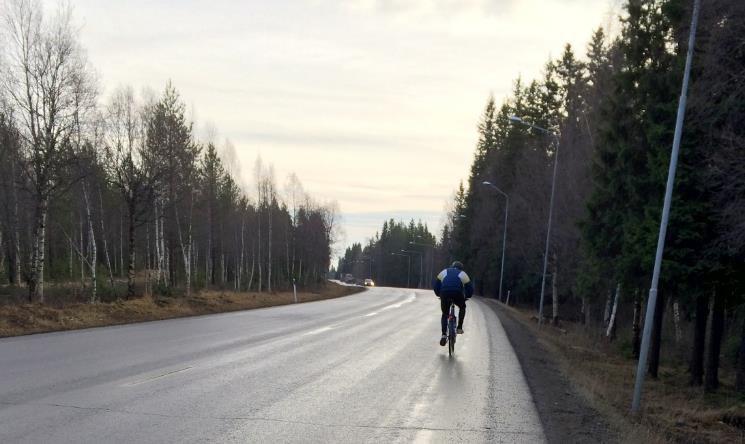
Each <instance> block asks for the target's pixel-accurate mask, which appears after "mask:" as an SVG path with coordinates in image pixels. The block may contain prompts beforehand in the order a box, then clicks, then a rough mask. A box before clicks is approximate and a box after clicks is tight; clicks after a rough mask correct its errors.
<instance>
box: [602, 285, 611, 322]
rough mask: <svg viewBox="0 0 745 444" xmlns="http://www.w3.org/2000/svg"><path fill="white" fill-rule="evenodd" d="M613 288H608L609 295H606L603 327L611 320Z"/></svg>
mask: <svg viewBox="0 0 745 444" xmlns="http://www.w3.org/2000/svg"><path fill="white" fill-rule="evenodd" d="M611 296H612V293H611V290H608V295H607V296H606V297H605V310H604V311H603V327H607V326H608V322H610V309H611V303H612V302H613V299H612V297H611Z"/></svg>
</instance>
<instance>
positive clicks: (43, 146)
mask: <svg viewBox="0 0 745 444" xmlns="http://www.w3.org/2000/svg"><path fill="white" fill-rule="evenodd" d="M6 5H7V7H6V8H5V13H4V17H3V28H4V29H3V31H4V34H5V35H6V37H7V38H6V42H7V45H6V48H5V52H4V55H5V58H6V60H5V62H6V63H5V68H4V72H3V75H2V77H1V78H0V83H1V86H2V88H3V90H4V91H5V93H6V95H7V96H8V97H9V98H10V101H11V102H12V104H13V105H14V106H15V108H16V109H17V110H18V112H19V119H20V122H21V124H20V129H21V136H22V145H21V148H22V154H23V160H24V162H25V165H26V166H25V168H24V173H25V174H26V175H27V177H28V181H29V183H30V188H31V189H30V191H31V194H32V196H33V199H34V203H35V210H34V222H33V240H32V253H31V265H30V269H31V270H30V271H31V275H30V280H29V299H30V300H38V301H40V302H44V253H45V247H46V245H45V242H46V230H47V213H48V207H49V200H50V199H51V198H52V197H53V196H54V192H55V190H57V189H58V187H60V185H62V184H61V181H62V179H63V177H61V176H60V173H61V172H62V171H63V170H64V165H65V164H66V163H69V162H70V161H71V154H72V153H71V149H70V138H71V135H72V133H73V131H74V130H75V125H76V123H77V122H79V121H80V120H81V119H83V118H85V115H86V114H87V111H88V110H90V109H91V108H92V107H93V105H94V102H95V88H93V82H92V78H91V75H90V70H89V67H88V63H87V60H86V58H85V54H84V52H83V51H82V50H81V48H80V45H79V43H78V39H77V35H76V31H75V27H74V25H73V23H72V13H71V12H72V11H71V8H70V7H69V6H67V7H65V6H60V7H59V8H58V9H57V11H56V12H55V14H54V15H53V16H52V17H51V18H50V19H45V17H44V15H43V9H42V5H41V3H40V2H39V1H36V0H11V1H9V2H8V3H7V4H6Z"/></svg>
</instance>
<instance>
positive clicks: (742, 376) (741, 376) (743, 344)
mask: <svg viewBox="0 0 745 444" xmlns="http://www.w3.org/2000/svg"><path fill="white" fill-rule="evenodd" d="M735 389H736V390H737V392H738V393H740V394H745V319H743V322H742V327H741V328H740V349H739V350H738V352H737V373H736V377H735Z"/></svg>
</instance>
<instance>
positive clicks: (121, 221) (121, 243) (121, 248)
mask: <svg viewBox="0 0 745 444" xmlns="http://www.w3.org/2000/svg"><path fill="white" fill-rule="evenodd" d="M101 215H102V216H103V210H101ZM123 238H124V217H123V216H122V210H121V206H120V207H119V277H120V278H122V277H124V240H123ZM127 273H129V269H127Z"/></svg>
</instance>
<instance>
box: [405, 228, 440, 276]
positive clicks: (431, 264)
mask: <svg viewBox="0 0 745 444" xmlns="http://www.w3.org/2000/svg"><path fill="white" fill-rule="evenodd" d="M417 238H419V239H421V236H417ZM409 245H412V246H418V247H424V248H429V249H430V255H429V265H428V267H427V274H428V275H429V276H431V275H432V273H433V271H432V268H434V262H435V254H434V252H435V246H434V245H429V244H422V243H418V242H409ZM424 283H425V285H428V284H427V281H425V282H424ZM426 288H429V287H426Z"/></svg>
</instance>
